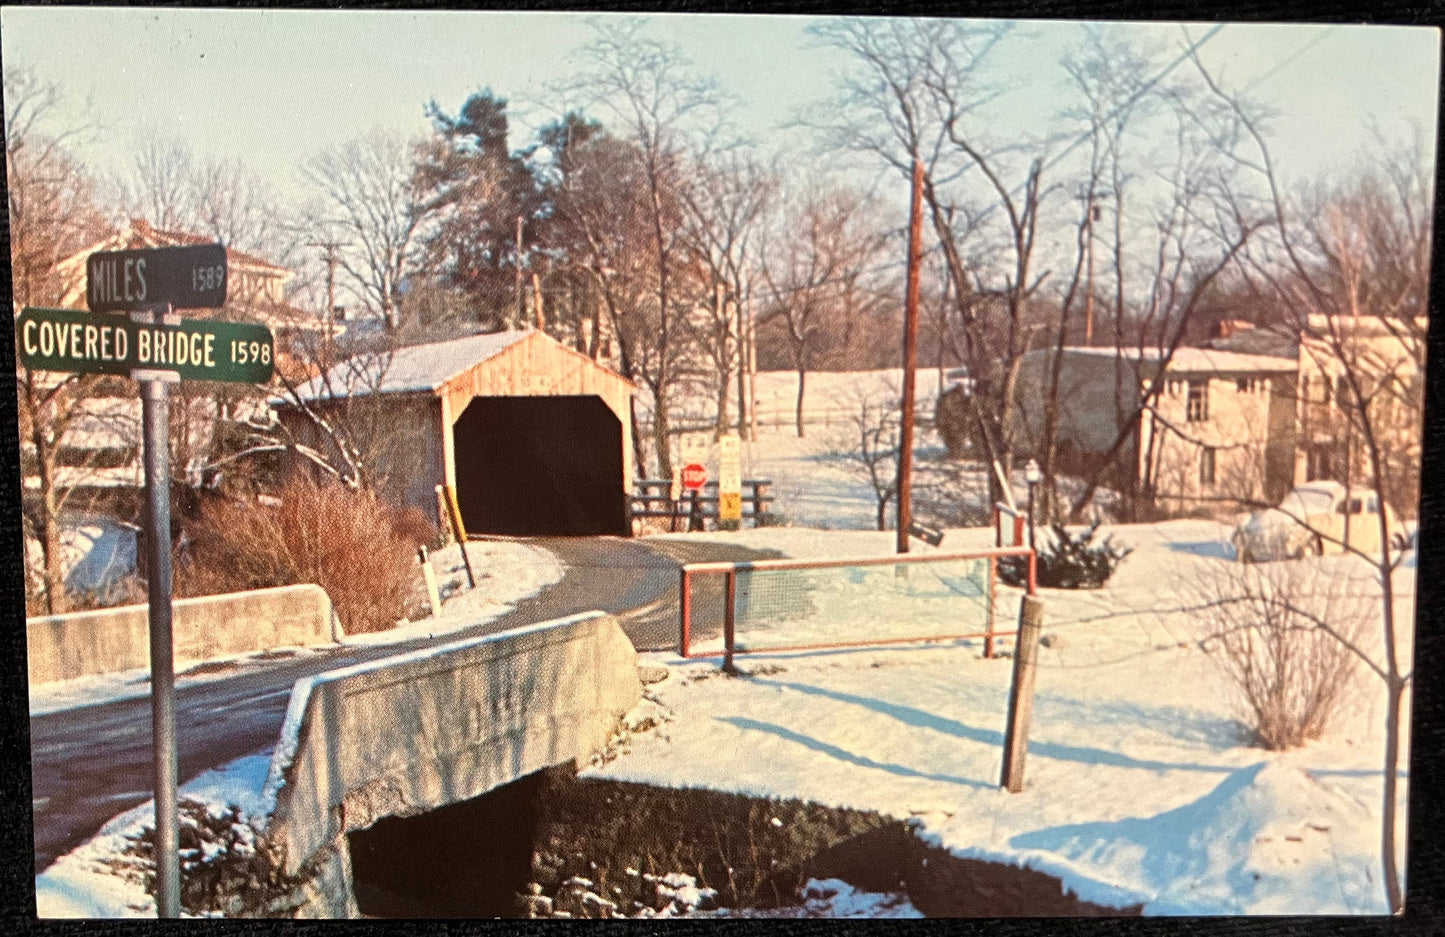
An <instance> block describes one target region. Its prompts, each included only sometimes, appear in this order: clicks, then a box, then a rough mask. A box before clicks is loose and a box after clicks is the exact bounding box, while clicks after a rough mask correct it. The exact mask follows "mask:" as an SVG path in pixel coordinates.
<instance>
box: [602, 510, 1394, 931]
mask: <svg viewBox="0 0 1445 937" xmlns="http://www.w3.org/2000/svg"><path fill="white" fill-rule="evenodd" d="M954 533H957V534H958V537H957V538H956V540H957V541H964V540H966V539H967V537H968V536H981V537H984V538H988V537H989V536H990V533H989V532H988V531H986V530H985V531H979V532H974V534H972V535H968V534H967V532H953V533H951V534H950V536H951V537H952V536H953V534H954ZM1113 533H1114V535H1115V537H1116V539H1117V540H1118V541H1119V542H1121V543H1123V544H1125V545H1128V546H1132V547H1134V550H1135V552H1134V553H1133V554H1132V555H1130V556H1129V558H1128V559H1126V560H1125V561H1124V563H1123V564H1122V566H1121V567H1120V569H1119V572H1118V573H1117V574H1116V576H1115V577H1114V579H1113V580H1111V581H1110V583H1109V584H1108V585H1107V586H1106V587H1105V588H1104V589H1101V590H1096V591H1091V592H1061V591H1053V590H1049V591H1046V593H1045V595H1044V599H1045V602H1046V609H1047V611H1046V623H1045V628H1044V630H1045V634H1046V635H1048V636H1049V637H1050V641H1049V645H1048V646H1047V647H1043V648H1041V649H1040V657H1039V659H1040V670H1039V674H1038V680H1037V695H1036V698H1035V706H1034V717H1033V731H1032V733H1031V738H1030V745H1029V752H1028V761H1027V769H1026V770H1027V775H1026V778H1027V780H1026V787H1025V790H1024V791H1023V792H1022V793H1020V794H1013V795H1011V794H1008V793H1006V792H1003V791H1001V790H1000V789H999V787H998V783H999V778H1000V769H1001V746H1002V740H1003V728H1004V720H1005V714H1006V710H1007V699H1008V686H1009V681H1010V675H1011V668H1012V662H1011V661H1010V660H1008V659H996V660H983V659H982V658H981V657H980V654H979V650H978V648H977V647H976V646H971V645H960V644H954V645H935V646H920V647H913V648H908V649H891V650H861V649H839V650H833V651H828V652H821V653H791V654H776V655H764V654H759V655H749V656H745V657H743V658H740V664H741V665H742V666H743V667H744V669H746V670H752V671H754V673H753V675H752V676H751V677H749V678H747V679H727V678H724V677H720V676H718V675H717V670H716V662H707V663H702V662H697V661H681V660H679V659H677V658H676V657H673V656H670V655H654V656H653V657H652V660H653V661H654V662H657V663H661V664H665V665H667V666H668V667H669V668H670V676H669V678H668V679H667V680H665V681H663V682H661V683H659V684H656V685H654V686H653V687H652V688H651V690H652V692H653V694H654V695H655V697H656V699H657V701H658V703H660V704H661V705H662V706H663V707H665V708H666V709H667V710H670V712H671V718H670V719H669V720H668V721H666V722H665V723H664V724H663V726H662V727H661V728H659V729H658V730H656V731H654V732H651V733H649V734H645V735H641V736H638V737H636V738H634V739H633V740H632V741H631V744H630V748H629V750H628V751H627V752H626V753H625V754H623V755H621V756H620V757H619V758H617V759H616V760H614V761H612V762H610V763H608V764H606V765H603V766H599V767H596V768H594V769H591V773H593V774H596V775H597V776H600V777H608V778H613V779H616V780H631V781H640V782H646V783H653V784H660V785H666V786H676V787H706V788H712V789H717V790H724V791H733V792H737V793H742V794H748V795H752V796H767V797H792V798H801V799H805V800H813V801H817V802H820V803H825V804H831V805H836V806H847V807H853V808H858V809H869V810H876V811H879V812H882V813H886V814H889V815H892V816H896V817H900V818H905V817H916V818H918V821H917V825H918V829H919V832H920V835H922V836H923V837H924V838H925V839H927V840H928V841H930V842H933V843H935V844H937V845H939V846H941V847H943V848H946V849H948V850H950V851H952V852H954V853H956V854H958V855H961V856H965V857H971V858H978V859H984V860H989V861H995V862H1003V863H1012V864H1018V865H1024V866H1028V867H1030V868H1034V869H1037V870H1039V871H1041V872H1045V873H1047V874H1050V875H1054V876H1056V877H1058V878H1060V879H1061V880H1062V881H1063V883H1064V884H1065V886H1066V887H1067V888H1069V889H1071V890H1073V891H1075V892H1077V893H1078V895H1079V897H1080V898H1082V899H1084V900H1086V901H1091V902H1095V903H1098V904H1103V905H1112V906H1117V907H1124V906H1128V905H1133V904H1140V903H1142V904H1143V905H1144V907H1145V912H1146V913H1150V914H1302V913H1304V914H1319V913H1330V914H1360V913H1366V914H1379V913H1384V912H1385V911H1386V910H1387V909H1386V906H1385V898H1384V894H1383V887H1382V886H1381V885H1380V859H1379V823H1380V819H1379V818H1380V805H1379V802H1380V798H1381V793H1382V778H1381V770H1380V764H1381V760H1382V751H1383V749H1382V744H1383V743H1382V738H1381V735H1382V731H1381V719H1380V713H1381V712H1382V709H1381V708H1380V706H1381V700H1382V697H1383V694H1382V693H1381V692H1380V688H1379V682H1378V681H1375V680H1373V679H1371V678H1370V677H1369V676H1368V675H1367V674H1362V676H1361V677H1360V678H1359V681H1358V682H1357V685H1356V688H1355V695H1354V701H1355V705H1354V706H1353V708H1352V709H1351V710H1349V711H1347V712H1346V713H1344V714H1343V717H1342V718H1341V719H1340V720H1339V723H1338V725H1337V726H1335V727H1334V728H1333V729H1332V732H1331V734H1330V735H1329V736H1328V737H1327V738H1326V739H1325V740H1324V741H1322V742H1319V743H1314V744H1312V745H1310V746H1308V747H1306V748H1304V749H1301V750H1297V751H1293V752H1286V753H1269V752H1265V751H1263V750H1261V749H1258V748H1254V747H1251V746H1249V745H1248V744H1247V743H1246V741H1245V740H1244V732H1243V727H1242V725H1241V724H1240V723H1239V722H1238V721H1237V719H1236V713H1237V710H1236V708H1235V706H1234V697H1233V692H1232V688H1231V686H1230V685H1229V683H1228V682H1227V681H1226V680H1225V678H1224V677H1223V675H1222V674H1221V672H1220V670H1219V668H1218V666H1217V665H1216V663H1215V662H1214V659H1213V658H1212V657H1210V655H1209V654H1208V653H1206V652H1205V651H1204V650H1203V649H1202V648H1201V646H1200V639H1201V638H1202V637H1203V634H1204V628H1205V625H1204V624H1203V622H1202V621H1201V620H1200V618H1199V614H1198V611H1197V607H1198V604H1199V601H1200V599H1201V597H1203V596H1206V595H1207V594H1208V589H1210V588H1211V587H1212V584H1213V583H1215V582H1216V581H1217V577H1219V576H1224V575H1234V574H1236V573H1237V572H1238V570H1239V569H1240V567H1239V564H1237V563H1236V562H1235V561H1234V560H1233V559H1232V557H1231V555H1230V554H1229V549H1228V547H1227V545H1226V541H1225V540H1224V539H1223V538H1224V537H1225V536H1227V533H1228V528H1225V527H1222V526H1220V525H1217V524H1213V523H1211V522H1207V521H1173V522H1166V523H1161V524H1155V525H1134V526H1124V527H1118V528H1114V529H1113ZM694 536H696V535H694ZM706 536H707V537H708V538H709V539H711V538H714V537H717V538H725V539H728V540H731V541H733V542H746V543H748V544H750V545H754V546H766V547H771V548H773V549H780V550H783V551H784V552H785V553H791V554H794V555H812V556H816V555H829V554H830V553H831V554H834V555H840V554H841V555H857V552H861V551H867V552H871V553H873V555H878V554H879V553H883V552H886V551H887V550H889V549H891V546H892V544H891V536H892V535H891V534H882V535H878V534H866V533H863V532H858V533H852V532H849V533H835V534H831V535H825V534H819V533H816V532H805V531H788V530H757V531H744V532H739V533H735V534H726V535H712V534H709V535H706ZM884 539H887V540H888V541H889V542H888V543H887V544H885V543H883V542H882V541H883V540H884ZM945 543H946V544H947V545H948V546H956V543H955V542H954V541H945ZM1271 566H1274V567H1275V569H1276V570H1277V572H1278V574H1279V575H1281V576H1286V577H1296V578H1298V579H1300V580H1301V581H1302V582H1305V583H1306V584H1308V585H1309V586H1310V587H1311V588H1312V589H1313V590H1315V591H1316V592H1318V593H1332V594H1333V595H1334V597H1335V598H1342V597H1356V598H1360V599H1363V600H1364V601H1365V602H1366V604H1368V603H1369V601H1370V599H1371V597H1372V596H1373V597H1374V601H1375V602H1376V603H1378V594H1379V593H1378V585H1377V584H1375V583H1374V582H1373V580H1372V578H1371V571H1370V569H1369V567H1368V566H1367V565H1366V564H1364V563H1362V562H1360V561H1358V560H1355V559H1352V558H1348V557H1322V558H1318V559H1312V560H1307V561H1302V562H1298V563H1289V564H1271ZM1397 585H1398V586H1400V587H1401V589H1402V591H1403V593H1404V594H1403V595H1402V603H1403V605H1402V609H1401V611H1402V612H1405V613H1406V614H1405V616H1404V617H1403V618H1402V620H1403V621H1405V622H1408V621H1410V620H1411V617H1410V615H1409V608H1408V606H1409V605H1410V601H1411V599H1412V597H1413V588H1412V587H1413V570H1407V571H1404V572H1402V574H1401V576H1400V578H1399V579H1398V580H1397ZM1376 607H1377V605H1376ZM897 611H899V610H896V609H890V608H887V607H884V603H880V606H879V608H878V609H877V613H878V615H879V617H880V618H885V617H887V616H889V615H890V614H893V613H895V612H897ZM850 634H851V635H852V636H855V637H858V638H860V639H861V638H866V637H868V636H869V635H867V634H866V633H861V634H860V633H859V629H858V628H857V627H856V625H855V626H854V627H853V628H852V629H851V630H850V631H849V634H839V635H837V637H838V638H839V639H840V640H841V639H844V638H846V637H848V636H849V635H850ZM740 640H743V641H745V640H746V635H745V634H740ZM1408 643H1409V639H1408V635H1406V636H1405V637H1404V639H1403V644H1405V645H1408ZM1405 758H1406V760H1407V759H1408V755H1406V756H1405ZM1402 763H1404V762H1402ZM1405 787H1408V784H1402V785H1401V788H1402V790H1401V795H1400V805H1401V811H1402V815H1403V809H1404V804H1405V800H1406V794H1405V791H1404V790H1403V789H1404V788H1405ZM1403 829H1404V827H1403V821H1402V823H1401V833H1402V836H1401V838H1400V842H1401V844H1402V848H1403V841H1404V837H1403Z"/></svg>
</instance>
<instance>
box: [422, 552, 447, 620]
mask: <svg viewBox="0 0 1445 937" xmlns="http://www.w3.org/2000/svg"><path fill="white" fill-rule="evenodd" d="M416 559H417V562H418V563H420V564H421V580H422V582H423V583H424V584H425V585H426V600H427V603H428V604H429V605H431V617H433V618H436V617H438V616H440V615H441V613H442V600H441V596H440V595H439V594H438V593H437V576H436V572H435V571H433V570H432V568H431V557H430V556H428V555H427V549H426V547H424V546H422V547H417V548H416Z"/></svg>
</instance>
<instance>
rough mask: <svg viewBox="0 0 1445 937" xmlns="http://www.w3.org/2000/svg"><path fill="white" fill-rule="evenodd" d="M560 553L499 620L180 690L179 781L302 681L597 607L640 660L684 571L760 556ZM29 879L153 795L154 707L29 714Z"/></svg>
mask: <svg viewBox="0 0 1445 937" xmlns="http://www.w3.org/2000/svg"><path fill="white" fill-rule="evenodd" d="M527 542H528V543H530V544H532V545H535V546H538V547H541V548H543V549H546V550H548V551H550V552H551V553H553V554H555V555H556V556H557V558H558V559H559V560H560V561H561V562H562V563H563V565H564V566H565V568H566V571H565V572H564V574H563V576H562V578H561V579H560V580H558V581H557V582H556V583H554V584H552V585H551V586H549V587H547V588H545V589H543V590H542V591H541V592H540V593H538V594H537V595H535V596H532V597H530V598H527V599H524V600H522V601H521V602H519V603H518V604H517V605H516V606H515V607H514V608H512V609H510V610H509V611H507V612H505V613H504V614H502V615H500V616H498V617H497V618H495V619H493V620H491V621H489V622H485V623H483V624H479V625H476V626H474V627H471V628H465V629H462V630H459V631H453V632H451V633H449V634H446V635H441V636H437V637H435V638H417V639H410V640H405V641H399V642H397V643H395V644H387V645H381V646H351V645H337V646H334V647H324V648H320V649H316V650H314V651H308V652H305V653H301V654H295V655H289V656H276V657H271V658H269V659H263V660H249V661H245V662H241V663H238V664H236V665H235V673H234V674H233V675H226V674H224V673H219V674H213V675H212V676H211V678H210V679H208V680H206V681H204V682H198V683H195V684H191V685H189V686H182V687H178V688H177V690H176V730H177V735H178V737H179V749H180V751H179V754H180V759H179V761H180V765H179V767H180V779H181V783H182V784H184V783H186V782H187V781H189V780H190V779H192V778H194V777H196V776H197V775H199V774H201V773H202V772H204V771H206V770H207V769H209V768H213V767H217V766H219V765H223V764H226V763H227V762H230V761H234V760H235V759H237V758H241V757H243V756H245V755H248V754H252V753H255V752H257V751H261V750H264V749H266V748H269V747H270V746H272V745H273V744H274V743H275V741H276V738H277V735H278V734H279V732H280V729H281V723H282V721H283V719H284V718H285V714H286V706H287V703H288V701H289V699H290V695H291V687H292V685H293V684H294V683H295V682H296V681H297V680H299V679H301V678H302V677H307V676H311V675H313V674H317V673H322V672H324V671H327V670H332V669H334V668H337V667H346V666H350V665H353V664H359V663H363V662H366V661H372V660H378V659H380V658H383V657H389V656H392V655H394V654H404V653H408V652H411V651H416V650H421V649H424V648H427V647H433V646H436V645H439V644H445V643H450V642H452V641H458V640H463V639H465V638H469V637H475V636H478V635H483V634H494V633H496V632H499V631H505V630H508V629H510V628H516V627H519V626H522V625H528V624H533V623H536V622H540V621H547V620H550V619H553V618H560V617H563V616H566V615H573V614H576V613H578V612H585V611H591V610H594V609H598V610H601V611H604V612H609V613H611V614H613V615H616V616H617V617H618V620H619V621H620V623H621V624H622V628H623V631H624V632H625V633H626V634H627V636H628V638H629V639H631V640H632V642H633V645H634V646H635V647H636V648H637V649H638V650H639V651H653V650H669V649H673V648H676V647H677V640H678V600H677V593H678V586H679V579H680V576H679V569H680V567H681V564H682V563H686V562H705V561H718V560H746V559H759V558H762V557H764V556H767V555H771V554H765V553H763V552H761V551H757V550H750V549H748V548H745V547H740V546H735V545H730V544H718V543H707V542H699V541H687V540H646V539H624V538H618V537H575V538H560V537H558V538H535V539H531V540H528V541H527ZM30 744H31V784H32V793H31V796H32V803H33V806H34V813H33V817H34V825H35V844H34V849H35V871H36V872H37V873H39V872H41V871H44V870H45V869H46V868H47V867H48V866H49V865H50V864H51V863H53V862H54V861H55V860H56V858H58V857H59V856H61V855H64V854H65V853H67V852H69V851H70V850H72V849H74V848H75V847H76V846H79V845H80V844H81V843H83V842H84V841H85V840H87V839H89V838H90V837H92V836H94V835H95V834H96V833H97V832H98V831H99V830H100V828H101V827H102V826H104V825H105V823H106V822H107V821H109V820H110V819H111V818H112V817H114V816H116V815H117V814H120V813H123V812H125V811H126V810H129V809H131V808H132V807H135V806H137V805H139V804H142V803H144V802H145V801H147V800H149V799H150V797H151V794H152V792H151V790H150V788H149V784H150V778H151V776H152V774H151V731H150V699H149V697H148V696H138V697H131V698H127V699H117V700H113V701H107V702H102V703H97V704H93V705H86V706H80V707H76V708H72V709H66V710H61V711H57V712H51V713H47V714H44V715H37V716H32V717H31V719H30Z"/></svg>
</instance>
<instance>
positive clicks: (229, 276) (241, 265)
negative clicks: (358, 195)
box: [55, 218, 344, 333]
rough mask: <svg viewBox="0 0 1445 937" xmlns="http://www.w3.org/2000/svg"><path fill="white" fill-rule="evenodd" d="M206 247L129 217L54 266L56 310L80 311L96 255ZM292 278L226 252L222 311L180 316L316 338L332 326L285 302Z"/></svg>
mask: <svg viewBox="0 0 1445 937" xmlns="http://www.w3.org/2000/svg"><path fill="white" fill-rule="evenodd" d="M212 243H215V239H214V238H209V237H205V236H203V235H199V234H192V233H189V232H185V231H165V230H161V229H159V228H154V227H152V226H151V224H150V222H148V221H146V220H145V219H144V218H132V219H131V221H130V223H129V224H128V225H127V226H126V227H124V228H121V229H120V230H118V231H115V232H113V233H112V234H110V235H108V236H107V237H105V238H103V239H102V240H100V241H97V242H96V243H94V244H91V245H90V246H88V247H86V248H85V249H84V250H81V251H77V252H76V253H74V254H72V255H71V256H69V257H66V258H65V259H64V260H61V261H60V262H59V263H57V264H56V265H55V266H56V270H57V271H58V272H60V273H61V274H62V276H63V281H64V282H66V283H69V284H70V287H69V289H67V290H66V292H65V293H64V295H63V296H62V298H61V305H62V306H65V307H67V308H71V309H84V308H86V298H85V297H86V290H87V288H88V286H89V284H88V283H87V282H86V274H85V260H86V258H87V257H89V256H90V255H91V254H93V253H95V252H97V251H116V250H137V249H144V248H153V247H183V246H189V245H194V244H212ZM294 276H295V274H294V273H293V272H292V271H290V270H287V269H286V268H285V267H281V266H277V265H276V264H274V263H271V262H270V261H268V260H262V259H261V258H260V257H257V256H255V255H253V254H247V253H245V252H244V251H238V250H235V249H234V248H230V247H227V248H226V306H225V308H224V309H221V310H204V309H193V310H186V311H185V315H186V317H187V318H202V319H204V318H219V319H233V320H236V321H243V322H258V323H260V324H262V325H265V326H267V327H268V328H270V329H271V330H272V331H275V332H300V333H317V332H320V331H322V330H324V329H326V328H328V326H332V327H334V325H333V324H330V323H328V322H327V321H326V319H325V317H324V316H323V315H322V314H321V313H318V312H313V311H309V310H305V309H300V308H297V307H295V306H292V305H290V304H289V303H288V302H287V301H286V289H285V288H286V284H287V283H288V282H290V280H291V279H292V278H293V277H294ZM342 328H344V326H343V327H342Z"/></svg>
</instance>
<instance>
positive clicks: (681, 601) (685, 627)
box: [678, 566, 692, 657]
mask: <svg viewBox="0 0 1445 937" xmlns="http://www.w3.org/2000/svg"><path fill="white" fill-rule="evenodd" d="M680 579H681V583H680V586H679V588H680V589H681V590H682V592H681V594H680V595H679V596H678V605H679V607H680V608H681V609H682V628H681V630H680V631H679V632H678V644H679V647H678V652H679V653H680V654H681V655H682V656H683V657H687V656H688V652H689V650H690V649H691V647H692V589H691V586H692V577H691V576H689V575H688V573H687V567H686V566H684V567H683V568H682V571H681V576H680Z"/></svg>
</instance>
